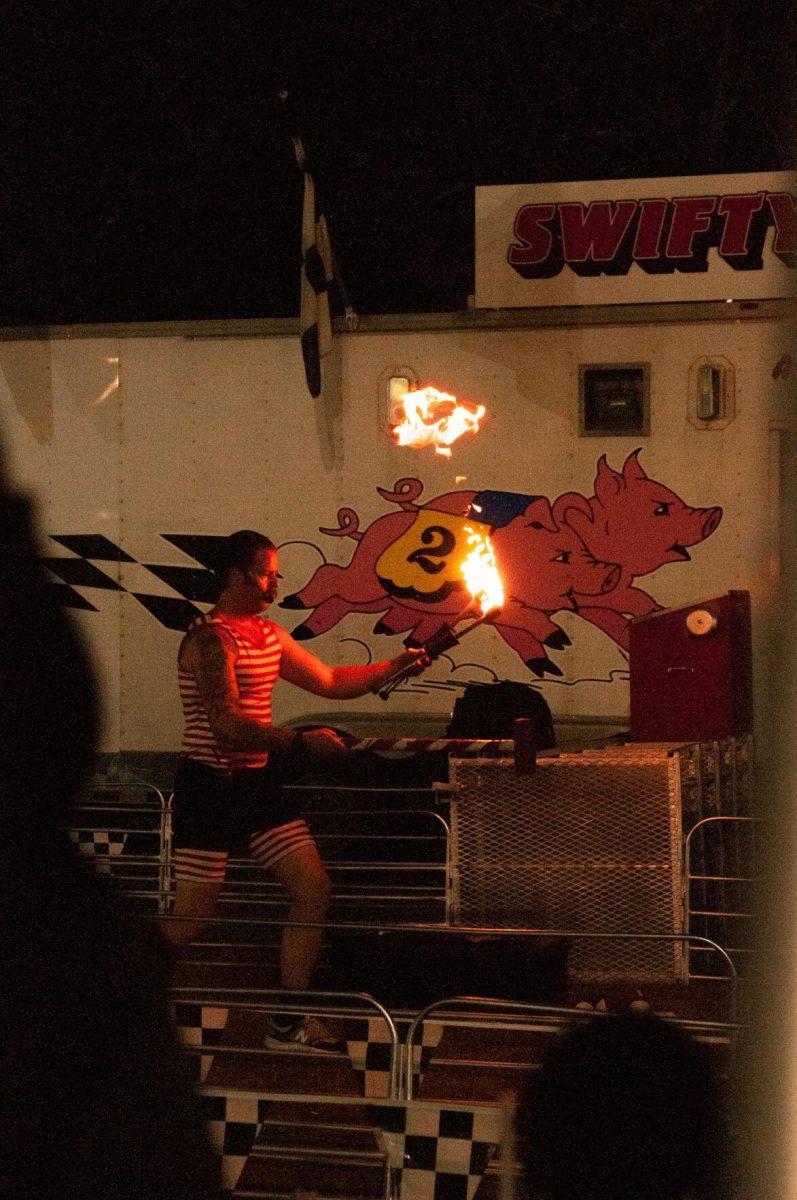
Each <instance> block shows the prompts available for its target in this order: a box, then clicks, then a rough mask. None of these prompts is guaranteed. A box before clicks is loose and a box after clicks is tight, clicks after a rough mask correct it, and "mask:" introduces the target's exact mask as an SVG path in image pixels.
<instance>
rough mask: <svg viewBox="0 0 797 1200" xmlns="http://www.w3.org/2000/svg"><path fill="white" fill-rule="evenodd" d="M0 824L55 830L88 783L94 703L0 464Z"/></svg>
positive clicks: (21, 833) (31, 832) (71, 633)
mask: <svg viewBox="0 0 797 1200" xmlns="http://www.w3.org/2000/svg"><path fill="white" fill-rule="evenodd" d="M0 560H1V561H2V563H3V570H2V572H0V631H2V633H1V634H0V729H2V736H1V737H0V823H1V824H2V828H3V830H4V832H5V833H6V834H7V835H9V836H11V837H12V838H25V839H28V838H30V837H35V836H36V834H37V831H39V832H41V831H42V830H43V829H47V828H50V829H53V830H55V829H60V824H61V822H62V821H63V814H64V812H65V810H66V808H67V806H68V804H69V803H70V801H71V800H73V799H74V797H75V795H76V793H77V792H78V790H79V789H80V787H81V785H82V784H83V783H84V782H85V780H86V778H87V777H88V776H89V774H90V772H91V770H92V767H93V759H94V752H95V749H96V739H97V726H98V720H97V696H96V691H95V686H94V679H93V675H92V672H91V668H90V666H89V661H88V657H87V655H86V653H85V651H84V649H83V645H82V642H81V640H80V638H79V636H78V634H77V632H76V630H75V628H74V626H73V624H72V621H71V620H70V618H69V617H68V615H67V614H66V613H65V612H64V609H63V608H62V607H61V605H60V604H59V603H58V602H57V600H56V598H55V596H54V595H53V591H52V588H51V586H50V584H49V582H48V580H47V578H46V576H45V573H44V570H43V568H42V566H41V564H40V562H39V552H38V548H37V546H36V536H35V532H34V520H33V510H32V506H31V504H30V502H29V501H28V499H27V498H26V497H25V496H22V495H20V494H19V493H17V492H15V491H13V490H11V489H9V488H8V487H7V484H6V482H5V480H4V478H3V474H2V463H0Z"/></svg>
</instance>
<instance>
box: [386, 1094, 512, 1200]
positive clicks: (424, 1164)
mask: <svg viewBox="0 0 797 1200" xmlns="http://www.w3.org/2000/svg"><path fill="white" fill-rule="evenodd" d="M376 1114H377V1117H378V1121H379V1126H380V1130H381V1140H382V1143H383V1146H384V1149H385V1151H386V1153H387V1157H388V1162H389V1163H390V1165H391V1167H393V1169H394V1170H395V1171H396V1173H397V1176H398V1180H399V1189H400V1190H399V1194H400V1196H401V1200H473V1197H474V1196H475V1194H476V1189H477V1188H478V1186H479V1184H480V1182H481V1178H482V1175H483V1174H484V1172H485V1170H486V1169H487V1164H488V1162H489V1161H490V1159H491V1158H492V1156H493V1154H494V1153H495V1151H496V1149H497V1147H498V1144H499V1142H500V1140H501V1112H500V1110H499V1109H497V1108H484V1109H481V1110H478V1111H477V1110H473V1109H467V1108H465V1107H457V1108H454V1107H452V1106H451V1105H448V1106H446V1105H445V1104H441V1103H440V1102H437V1103H435V1102H433V1101H430V1100H410V1101H407V1102H406V1103H405V1104H403V1105H400V1104H399V1105H391V1106H388V1105H385V1106H382V1105H380V1106H379V1107H378V1108H377V1109H376Z"/></svg>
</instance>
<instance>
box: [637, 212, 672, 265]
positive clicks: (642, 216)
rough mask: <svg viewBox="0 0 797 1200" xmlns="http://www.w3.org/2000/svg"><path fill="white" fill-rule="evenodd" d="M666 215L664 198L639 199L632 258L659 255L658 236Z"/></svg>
mask: <svg viewBox="0 0 797 1200" xmlns="http://www.w3.org/2000/svg"><path fill="white" fill-rule="evenodd" d="M666 215H667V201H666V200H640V201H639V226H638V227H637V232H636V238H635V240H634V249H633V253H632V257H633V258H636V259H640V258H658V257H659V238H660V237H661V231H662V229H663V228H664V218H665V216H666Z"/></svg>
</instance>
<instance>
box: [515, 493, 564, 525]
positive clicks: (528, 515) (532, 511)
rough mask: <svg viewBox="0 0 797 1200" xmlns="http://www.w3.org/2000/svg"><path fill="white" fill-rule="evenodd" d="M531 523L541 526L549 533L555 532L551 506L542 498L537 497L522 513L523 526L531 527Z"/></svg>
mask: <svg viewBox="0 0 797 1200" xmlns="http://www.w3.org/2000/svg"><path fill="white" fill-rule="evenodd" d="M532 523H534V524H536V525H541V526H542V527H543V529H549V530H550V531H551V533H556V531H557V528H558V526H557V524H556V521H555V520H554V516H553V512H552V511H551V505H550V503H549V501H548V500H546V499H545V497H544V496H538V497H537V499H536V500H534V501H532V503H531V504H530V505H529V506H528V508H527V509H526V510H525V512H524V513H523V524H524V525H531V524H532Z"/></svg>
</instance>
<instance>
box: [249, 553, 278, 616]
mask: <svg viewBox="0 0 797 1200" xmlns="http://www.w3.org/2000/svg"><path fill="white" fill-rule="evenodd" d="M248 574H249V582H250V583H251V584H252V585H253V586H255V587H257V588H258V590H259V591H260V594H261V596H262V598H263V606H264V607H268V605H269V604H273V603H274V601H275V600H276V598H277V589H278V586H279V584H278V581H279V579H280V575H279V573H278V571H277V551H276V550H266V549H262V550H258V551H256V553H255V557H254V558H253V560H252V565H251V566H250V568H249V572H248Z"/></svg>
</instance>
